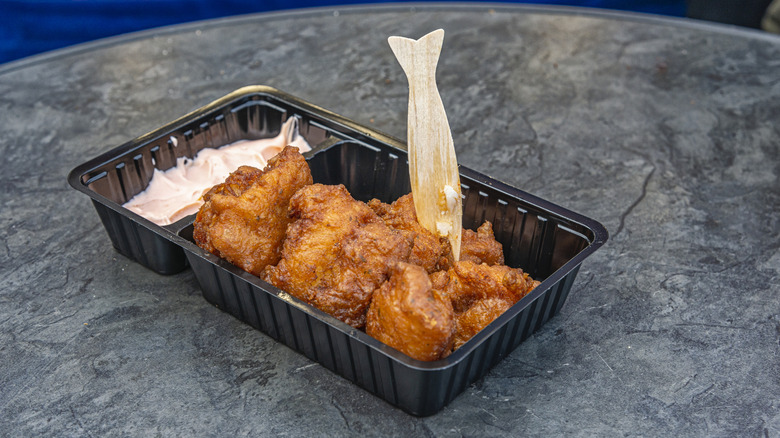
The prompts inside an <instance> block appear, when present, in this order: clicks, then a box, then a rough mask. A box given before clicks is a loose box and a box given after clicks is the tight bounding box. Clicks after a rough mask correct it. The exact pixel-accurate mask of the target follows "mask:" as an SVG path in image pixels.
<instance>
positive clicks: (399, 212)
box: [368, 193, 453, 274]
mask: <svg viewBox="0 0 780 438" xmlns="http://www.w3.org/2000/svg"><path fill="white" fill-rule="evenodd" d="M368 206H369V207H371V208H372V209H373V210H374V211H375V212H376V213H377V214H378V215H379V217H381V218H382V220H384V221H385V223H386V224H387V225H388V226H389V227H390V228H393V229H395V230H398V231H400V232H401V234H403V235H404V236H405V237H406V238H407V239H409V240H411V241H412V253H411V255H410V256H409V263H413V264H415V265H420V266H422V267H423V268H425V270H426V271H428V273H429V274H430V273H433V272H436V271H439V270H442V269H447V268H448V267H449V266H450V265H451V264H452V261H453V260H452V249H451V247H450V243H449V241H448V240H447V239H446V238H442V237H438V236H436V235H435V234H433V233H432V232H430V231H428V230H426V229H425V228H423V226H422V225H420V223H419V222H417V214H416V213H415V209H414V199H413V198H412V194H411V193H409V194H407V195H404V196H401V197H400V198H398V199H396V200H395V201H394V202H393V203H392V204H385V203H384V202H381V201H380V200H378V199H372V200H370V201H369V202H368Z"/></svg>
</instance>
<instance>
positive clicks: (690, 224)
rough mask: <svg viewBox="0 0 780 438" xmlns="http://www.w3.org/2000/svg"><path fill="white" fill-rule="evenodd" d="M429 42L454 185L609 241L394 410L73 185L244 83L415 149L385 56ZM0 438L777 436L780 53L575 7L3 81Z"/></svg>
mask: <svg viewBox="0 0 780 438" xmlns="http://www.w3.org/2000/svg"><path fill="white" fill-rule="evenodd" d="M439 27H441V28H444V29H445V31H446V37H445V46H444V51H443V53H442V56H441V60H440V62H439V68H438V83H439V87H440V89H441V94H442V98H443V100H444V104H445V107H446V108H447V112H448V116H449V120H450V123H451V125H452V131H453V136H454V139H455V144H456V149H457V152H458V154H459V160H460V162H461V163H462V164H464V165H466V166H469V167H472V168H474V169H476V170H479V171H482V172H484V173H487V174H488V175H490V176H493V177H495V178H497V179H500V180H503V181H506V182H508V183H511V184H512V185H515V186H518V187H520V188H522V189H524V190H526V191H529V192H531V193H534V194H536V195H538V196H541V197H543V198H546V199H549V200H551V201H553V202H555V203H557V204H560V205H563V206H565V207H567V208H570V209H572V210H575V211H578V212H580V213H582V214H585V215H586V216H590V217H593V218H595V219H596V220H598V221H600V222H602V223H603V224H605V226H606V227H607V228H608V229H609V232H610V235H611V237H610V240H609V242H608V243H607V245H606V246H604V247H603V248H602V249H600V250H599V251H598V252H596V254H595V255H594V256H592V257H591V258H589V259H588V260H586V262H585V263H584V264H583V266H582V269H581V270H580V274H579V276H578V278H577V281H576V282H575V284H574V286H573V288H572V292H571V294H570V296H569V299H568V302H567V303H566V305H565V306H564V308H563V309H562V311H561V313H560V314H559V315H558V316H556V317H555V318H553V319H552V320H550V321H549V322H548V323H547V324H546V325H545V326H544V327H542V329H541V330H540V331H538V332H537V333H536V334H535V335H534V336H532V337H531V338H530V339H528V340H527V341H526V342H524V343H523V344H521V345H520V347H518V348H517V349H516V350H515V351H514V352H513V353H512V354H511V355H509V356H508V357H506V358H505V359H504V360H503V361H502V362H501V363H499V364H498V365H497V366H496V367H494V368H493V369H492V370H491V371H490V372H489V373H488V374H487V376H486V377H484V378H483V379H481V380H479V381H477V382H476V383H474V384H473V385H471V386H469V387H468V388H467V390H466V391H465V392H464V393H462V394H461V395H460V396H459V397H458V398H456V399H455V400H454V401H453V402H452V403H450V404H449V405H448V406H447V407H445V408H444V409H443V410H442V411H441V412H439V413H438V414H436V415H433V416H430V417H425V418H418V417H412V416H409V415H408V414H405V413H403V412H402V411H399V410H397V409H395V408H393V407H391V406H390V405H388V404H387V403H385V402H383V401H381V400H379V399H377V398H376V397H374V396H372V395H370V394H368V393H367V392H365V391H364V390H362V389H360V388H359V387H357V386H355V385H353V384H352V383H349V382H348V381H346V380H344V379H343V378H341V377H339V376H337V375H335V374H333V373H331V372H330V371H328V370H326V369H324V368H323V367H321V366H320V365H318V364H316V363H313V362H311V361H310V360H308V359H306V358H305V357H304V356H302V355H301V354H298V353H296V352H294V351H292V350H290V349H288V348H287V347H285V346H283V345H281V344H279V343H277V342H275V341H273V340H272V339H271V338H269V337H267V336H265V335H263V334H262V333H260V332H257V331H255V330H253V329H251V328H250V327H249V326H246V325H244V324H242V323H240V322H238V321H237V320H235V319H234V318H232V317H231V316H229V315H227V314H226V313H223V312H221V311H219V310H218V309H216V308H214V307H213V306H211V305H210V304H208V303H207V302H206V301H205V300H204V299H203V298H202V297H201V296H200V291H199V289H198V287H197V285H196V283H195V280H194V277H193V275H192V273H191V272H190V271H185V272H183V273H181V274H177V275H173V276H161V275H157V274H155V273H153V272H151V271H149V270H147V269H145V268H142V267H140V266H139V265H137V264H135V263H133V262H131V261H129V260H128V259H126V258H124V257H123V256H121V255H119V254H117V253H116V252H115V251H114V249H113V248H112V247H111V245H110V242H109V240H108V237H107V235H106V233H105V231H104V230H103V228H102V226H101V225H100V223H99V219H98V217H97V215H96V214H95V212H94V210H93V208H92V207H91V204H90V201H89V199H88V198H87V197H85V196H83V195H81V194H79V193H77V192H76V191H74V190H72V189H71V188H70V187H69V186H68V185H67V183H66V175H67V173H68V171H69V170H70V169H71V168H73V167H74V166H76V165H77V164H80V163H81V162H83V161H86V160H87V159H88V158H91V157H93V156H95V155H97V154H99V153H100V152H103V151H106V150H108V149H110V148H111V147H113V146H116V145H118V144H121V143H123V142H125V141H127V140H129V139H131V138H133V137H136V136H138V135H140V134H143V133H145V132H147V131H149V130H151V129H153V128H155V127H158V126H160V125H162V124H164V123H166V122H168V121H170V120H172V119H174V118H176V117H178V116H180V115H183V114H184V113H186V112H188V111H190V110H192V109H195V108H197V107H199V106H201V105H203V104H205V103H208V102H210V101H211V100H213V99H215V98H218V97H220V96H222V95H224V94H227V93H228V92H230V91H232V90H234V89H237V88H239V87H241V86H244V85H248V84H266V85H271V86H273V87H276V88H279V89H281V90H284V91H287V92H289V93H292V94H294V95H297V96H298V97H301V98H303V99H305V100H308V101H310V102H312V103H315V104H318V105H320V106H323V107H325V108H328V109H330V110H332V111H334V112H336V113H339V114H342V115H344V116H347V117H350V118H353V119H355V120H356V121H358V122H360V123H364V124H367V125H369V126H372V127H375V128H376V129H379V130H381V131H384V132H387V133H389V134H391V135H394V136H396V137H400V138H404V137H405V125H406V98H407V88H406V87H407V85H406V81H405V78H404V77H403V73H402V71H401V69H400V67H399V66H398V65H397V63H396V61H395V59H394V57H393V54H392V52H391V51H390V49H389V47H388V45H387V43H386V37H387V36H389V35H405V36H410V37H419V36H421V35H423V34H424V33H427V32H428V31H430V30H433V29H435V28H439ZM0 151H2V164H0V166H2V168H1V171H0V182H1V184H2V190H1V191H0V199H2V210H0V224H1V225H0V243H1V244H0V265H1V266H0V435H6V434H7V435H8V436H32V435H36V436H37V435H45V436H52V435H55V436H116V435H129V436H152V435H160V436H177V435H184V436H219V435H222V436H234V435H239V436H240V435H252V436H385V435H390V436H442V437H454V436H518V435H529V436H560V435H572V436H594V435H598V436H619V435H629V436H633V435H640V436H780V296H778V295H779V294H780V238H778V232H779V231H780V219H779V217H780V215H778V212H779V211H780V180H779V177H780V38H778V37H775V36H771V35H766V34H761V33H758V32H753V31H747V30H739V29H736V28H730V27H725V26H714V25H706V24H703V23H696V22H691V21H686V20H677V19H663V18H654V17H646V16H638V15H627V14H616V13H606V12H605V13H597V12H591V11H587V10H582V9H568V8H534V7H519V6H518V7H513V6H499V5H485V4H483V5H459V6H448V5H441V4H440V5H438V6H421V5H418V6H410V5H405V6H399V5H397V6H389V7H357V8H344V9H321V10H308V11H299V12H289V13H274V14H267V15H252V16H246V17H239V18H234V19H223V20H217V21H208V22H202V23H194V24H189V25H183V26H176V27H171V28H166V29H160V30H155V31H147V32H143V33H139V34H135V35H128V36H123V37H119V38H114V39H108V40H104V41H100V42H96V43H90V44H87V45H83V46H77V47H75V48H71V49H67V50H61V51H56V52H53V53H49V54H44V55H40V56H36V57H33V58H29V59H25V60H21V61H17V62H14V63H10V64H6V65H3V66H0Z"/></svg>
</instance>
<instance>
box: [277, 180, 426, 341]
mask: <svg viewBox="0 0 780 438" xmlns="http://www.w3.org/2000/svg"><path fill="white" fill-rule="evenodd" d="M289 214H290V217H291V219H292V220H293V221H292V222H291V223H290V226H289V227H288V228H287V238H286V239H285V241H284V244H283V246H282V253H281V254H282V257H281V260H280V261H279V263H278V264H276V265H275V266H269V267H267V268H266V270H265V272H264V273H263V275H262V278H263V279H265V280H266V281H268V282H269V283H271V284H273V285H274V286H276V287H278V288H280V289H282V290H284V291H285V292H288V293H290V294H291V295H293V296H296V297H298V298H299V299H301V300H303V301H305V302H307V303H310V304H312V305H314V306H315V307H317V308H319V309H320V310H323V311H325V312H326V313H329V314H330V315H333V316H334V317H336V318H338V319H340V320H341V321H344V322H345V323H347V324H349V325H351V326H353V327H355V328H362V327H364V326H365V323H366V311H367V309H368V306H369V304H370V302H371V296H372V294H373V293H374V290H375V289H377V288H378V287H379V286H381V285H382V283H384V282H385V280H387V278H388V275H389V271H390V268H391V267H392V266H395V264H396V263H398V262H400V261H406V260H407V259H408V258H409V253H410V251H411V243H410V242H409V241H408V240H407V239H406V238H405V237H404V236H403V235H401V234H400V233H399V232H397V231H395V230H392V229H390V228H389V227H388V226H387V225H385V223H384V222H383V221H382V219H380V218H379V216H377V215H376V213H374V211H373V210H372V209H371V208H369V207H368V205H366V204H365V203H363V202H359V201H356V200H355V199H353V198H352V196H351V195H350V194H349V192H348V191H347V189H346V188H345V187H344V186H343V185H338V186H326V185H322V184H313V185H310V186H306V187H304V188H302V189H300V190H299V191H298V192H297V193H296V194H295V195H294V196H293V197H292V199H290V211H289Z"/></svg>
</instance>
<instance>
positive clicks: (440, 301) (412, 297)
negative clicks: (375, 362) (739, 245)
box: [366, 263, 455, 361]
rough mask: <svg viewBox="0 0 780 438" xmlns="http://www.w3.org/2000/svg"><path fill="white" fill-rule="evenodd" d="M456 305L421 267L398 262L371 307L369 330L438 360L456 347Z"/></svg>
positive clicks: (424, 357)
mask: <svg viewBox="0 0 780 438" xmlns="http://www.w3.org/2000/svg"><path fill="white" fill-rule="evenodd" d="M454 325H455V323H454V318H453V310H452V304H451V303H450V300H449V299H448V298H447V297H446V296H445V295H444V294H443V293H442V292H440V291H438V290H435V289H433V288H432V284H431V281H430V279H429V278H428V274H427V272H426V271H425V269H423V268H422V267H421V266H418V265H412V264H409V263H398V264H397V265H396V266H395V267H394V268H393V270H392V273H391V275H390V279H389V280H388V281H386V282H385V283H384V284H383V285H382V286H381V287H380V288H379V289H378V290H377V291H376V292H374V297H373V299H372V300H371V306H370V307H369V309H368V315H367V322H366V333H367V334H368V335H369V336H372V337H374V338H375V339H378V340H379V341H382V342H384V343H385V344H387V345H389V346H391V347H393V348H395V349H396V350H398V351H400V352H402V353H405V354H407V355H408V356H410V357H412V358H414V359H418V360H425V361H431V360H437V359H440V358H441V357H443V356H444V355H446V354H448V353H449V352H450V351H451V350H452V341H453V335H454V328H455V326H454Z"/></svg>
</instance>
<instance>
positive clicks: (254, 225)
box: [193, 146, 313, 275]
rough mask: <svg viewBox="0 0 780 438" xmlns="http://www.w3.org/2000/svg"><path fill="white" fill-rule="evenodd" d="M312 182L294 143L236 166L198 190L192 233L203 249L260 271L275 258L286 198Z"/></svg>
mask: <svg viewBox="0 0 780 438" xmlns="http://www.w3.org/2000/svg"><path fill="white" fill-rule="evenodd" d="M312 182H313V181H312V176H311V171H310V170H309V165H308V164H307V163H306V160H305V159H304V158H303V156H302V155H301V154H300V153H299V152H298V148H295V147H290V146H288V147H285V148H284V149H283V150H282V151H281V152H280V153H279V154H278V155H276V156H275V157H273V158H271V159H270V160H269V161H268V165H267V166H266V167H265V168H264V169H262V170H260V169H257V168H255V167H250V166H241V167H240V168H238V170H236V171H235V172H233V173H232V174H230V176H228V178H227V179H226V180H225V182H224V183H221V184H217V185H216V186H214V187H212V188H211V190H209V191H208V192H207V193H206V194H205V195H203V199H204V201H205V203H204V204H203V206H202V207H201V209H200V211H198V214H197V216H196V218H195V223H194V229H193V239H194V240H195V243H196V244H198V246H200V247H201V248H203V249H205V250H206V251H209V252H211V253H213V254H215V255H217V256H218V257H222V258H224V259H225V260H227V261H229V262H230V263H233V264H234V265H236V266H238V267H240V268H241V269H244V270H245V271H247V272H250V273H252V274H255V275H259V274H261V273H262V271H263V269H265V267H266V266H268V265H271V264H275V263H277V262H278V261H279V257H280V251H281V244H282V241H283V240H284V236H285V230H286V229H287V225H288V224H289V222H290V219H289V218H288V216H287V206H288V204H289V201H290V198H291V197H292V195H293V194H294V193H295V192H297V191H298V189H300V188H301V187H303V186H306V185H309V184H311V183H312Z"/></svg>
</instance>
